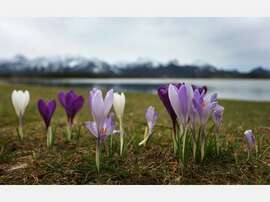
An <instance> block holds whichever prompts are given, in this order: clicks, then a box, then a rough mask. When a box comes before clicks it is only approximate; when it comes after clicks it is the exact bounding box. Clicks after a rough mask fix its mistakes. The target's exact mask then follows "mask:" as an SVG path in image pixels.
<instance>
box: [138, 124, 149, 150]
mask: <svg viewBox="0 0 270 202" xmlns="http://www.w3.org/2000/svg"><path fill="white" fill-rule="evenodd" d="M147 133H148V127H145V130H144V135H143V140H142V141H141V142H140V143H139V146H141V145H143V146H145V145H146V142H147V140H148V138H149V136H148V135H147Z"/></svg>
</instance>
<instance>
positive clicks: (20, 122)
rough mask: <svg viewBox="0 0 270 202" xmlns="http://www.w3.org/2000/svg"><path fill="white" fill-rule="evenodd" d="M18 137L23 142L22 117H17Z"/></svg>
mask: <svg viewBox="0 0 270 202" xmlns="http://www.w3.org/2000/svg"><path fill="white" fill-rule="evenodd" d="M18 135H19V138H20V140H23V120H22V116H20V117H19V126H18Z"/></svg>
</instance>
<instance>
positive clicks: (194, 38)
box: [0, 18, 270, 71]
mask: <svg viewBox="0 0 270 202" xmlns="http://www.w3.org/2000/svg"><path fill="white" fill-rule="evenodd" d="M16 54H23V55H25V56H27V57H30V58H33V57H38V56H55V55H59V56H65V55H74V56H85V57H89V58H91V57H96V58H99V59H102V60H105V61H108V62H111V63H116V62H129V61H135V60H137V59H138V58H148V59H151V60H154V61H159V62H166V61H168V60H171V59H178V60H179V62H180V63H200V64H201V63H210V64H213V65H215V66H217V67H219V68H224V69H238V70H240V71H247V70H250V69H251V68H253V67H256V66H260V65H261V66H264V67H266V68H268V69H269V67H270V18H32V19H31V18H28V19H3V18H2V19H0V57H1V58H7V57H8V58H9V57H13V56H14V55H16Z"/></svg>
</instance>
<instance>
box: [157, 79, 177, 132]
mask: <svg viewBox="0 0 270 202" xmlns="http://www.w3.org/2000/svg"><path fill="white" fill-rule="evenodd" d="M172 85H174V86H175V87H176V88H178V89H179V88H180V86H181V85H182V84H181V83H178V84H172ZM168 88H169V85H161V86H160V87H159V88H158V95H159V98H160V100H161V101H162V103H163V105H164V106H165V108H166V110H167V112H168V113H169V115H170V117H171V120H172V124H173V131H174V133H176V118H177V116H176V114H175V112H174V110H173V108H172V105H171V102H170V99H169V93H168Z"/></svg>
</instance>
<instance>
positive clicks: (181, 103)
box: [168, 84, 193, 128]
mask: <svg viewBox="0 0 270 202" xmlns="http://www.w3.org/2000/svg"><path fill="white" fill-rule="evenodd" d="M168 94H169V100H170V103H171V106H172V108H173V110H174V112H175V114H176V116H177V118H178V120H179V124H181V125H182V126H183V128H185V127H187V124H188V122H189V119H190V112H191V109H192V98H193V89H192V86H191V85H190V84H182V85H181V86H180V88H177V87H176V86H174V85H171V84H170V85H169V89H168Z"/></svg>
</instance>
